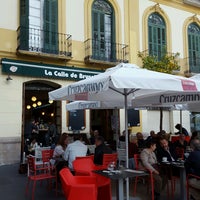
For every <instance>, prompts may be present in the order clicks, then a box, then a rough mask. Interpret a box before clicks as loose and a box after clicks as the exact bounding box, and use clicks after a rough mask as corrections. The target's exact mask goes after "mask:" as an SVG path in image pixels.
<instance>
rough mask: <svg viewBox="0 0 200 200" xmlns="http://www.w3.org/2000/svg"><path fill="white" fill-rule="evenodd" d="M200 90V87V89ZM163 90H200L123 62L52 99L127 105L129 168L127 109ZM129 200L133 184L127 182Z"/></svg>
mask: <svg viewBox="0 0 200 200" xmlns="http://www.w3.org/2000/svg"><path fill="white" fill-rule="evenodd" d="M199 88H200V87H199ZM163 91H197V86H196V84H195V81H193V80H188V79H187V78H183V77H179V76H175V75H170V74H164V73H159V72H155V71H150V70H147V69H142V68H140V67H138V66H137V65H134V64H124V63H121V64H119V65H117V66H116V67H113V68H110V69H108V70H106V71H105V72H104V73H100V74H98V75H95V76H93V77H91V78H87V79H85V80H81V81H78V82H76V83H72V84H70V85H68V86H66V87H63V88H60V89H57V90H55V91H52V92H49V98H50V100H70V101H74V100H87V101H88V100H90V101H108V102H112V103H113V104H116V105H117V104H118V103H119V102H123V104H124V108H125V132H126V161H127V162H126V166H127V167H128V125H127V124H128V117H127V108H128V103H130V102H131V101H132V99H133V97H137V96H140V95H144V94H146V95H147V94H152V93H157V92H163ZM126 187H127V199H129V196H128V194H129V192H128V188H129V184H128V179H127V184H126Z"/></svg>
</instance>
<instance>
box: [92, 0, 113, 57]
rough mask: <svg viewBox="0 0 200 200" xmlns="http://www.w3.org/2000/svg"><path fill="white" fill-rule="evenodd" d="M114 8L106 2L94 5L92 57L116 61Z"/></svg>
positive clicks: (95, 2) (98, 2) (97, 1)
mask: <svg viewBox="0 0 200 200" xmlns="http://www.w3.org/2000/svg"><path fill="white" fill-rule="evenodd" d="M114 21H115V17H114V10H113V7H112V6H111V5H110V4H109V3H108V2H107V1H106V0H105V1H103V0H95V1H94V3H93V5H92V57H93V59H96V60H106V61H114V60H115V57H116V56H115V54H116V46H115V26H114Z"/></svg>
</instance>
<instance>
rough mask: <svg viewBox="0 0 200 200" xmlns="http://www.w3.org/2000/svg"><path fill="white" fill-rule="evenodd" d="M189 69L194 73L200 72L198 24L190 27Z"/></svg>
mask: <svg viewBox="0 0 200 200" xmlns="http://www.w3.org/2000/svg"><path fill="white" fill-rule="evenodd" d="M188 51H189V67H190V71H191V72H193V73H199V72H200V27H199V26H198V25H197V24H196V23H191V24H190V25H189V26H188Z"/></svg>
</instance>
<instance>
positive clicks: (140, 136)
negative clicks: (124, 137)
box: [136, 132, 143, 140]
mask: <svg viewBox="0 0 200 200" xmlns="http://www.w3.org/2000/svg"><path fill="white" fill-rule="evenodd" d="M136 136H137V139H138V140H142V139H143V135H142V133H141V132H137V133H136Z"/></svg>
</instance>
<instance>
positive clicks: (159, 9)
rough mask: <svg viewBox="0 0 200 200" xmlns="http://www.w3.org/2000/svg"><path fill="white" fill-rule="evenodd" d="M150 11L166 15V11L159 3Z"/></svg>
mask: <svg viewBox="0 0 200 200" xmlns="http://www.w3.org/2000/svg"><path fill="white" fill-rule="evenodd" d="M150 10H152V11H154V12H158V13H164V11H163V10H162V8H161V7H160V4H159V3H157V4H155V5H154V6H152V8H151V9H150Z"/></svg>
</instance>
